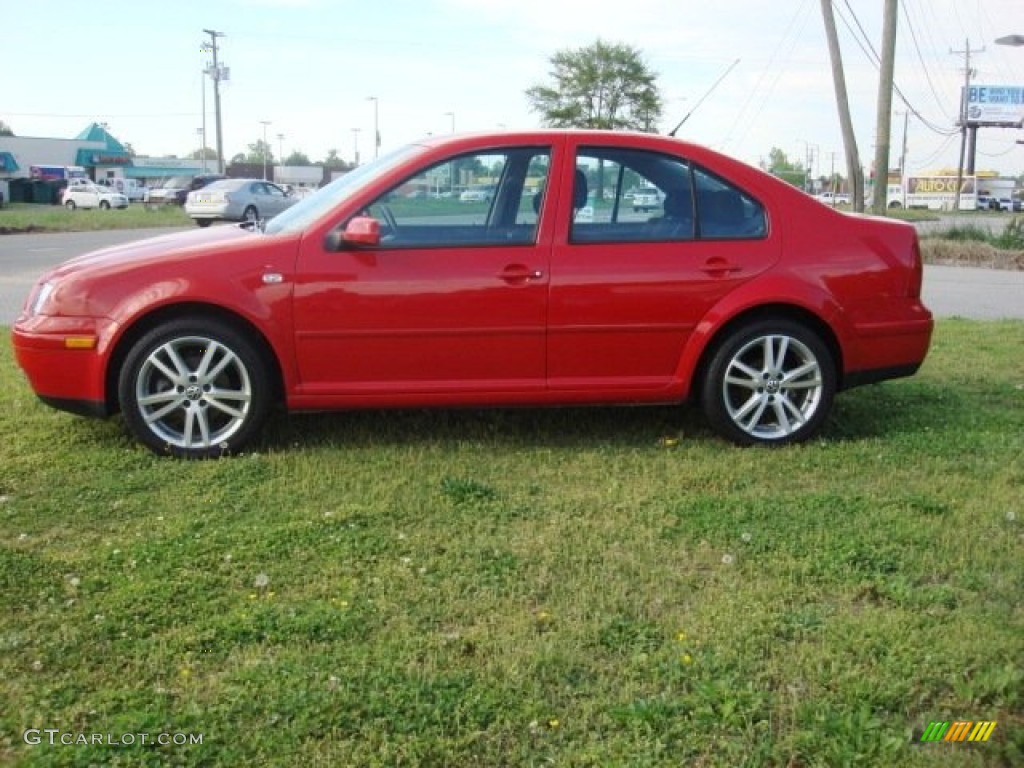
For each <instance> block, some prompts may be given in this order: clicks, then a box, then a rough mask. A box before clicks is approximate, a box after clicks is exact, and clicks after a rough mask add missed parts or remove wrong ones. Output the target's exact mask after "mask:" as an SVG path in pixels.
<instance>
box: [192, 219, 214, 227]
mask: <svg viewBox="0 0 1024 768" xmlns="http://www.w3.org/2000/svg"><path fill="white" fill-rule="evenodd" d="M195 222H196V226H197V227H208V226H210V224H212V223H213V220H212V219H196V220H195Z"/></svg>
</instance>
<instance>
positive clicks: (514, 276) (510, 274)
mask: <svg viewBox="0 0 1024 768" xmlns="http://www.w3.org/2000/svg"><path fill="white" fill-rule="evenodd" d="M498 277H499V278H500V279H501V280H504V281H505V282H506V283H509V284H510V285H522V284H523V283H527V282H529V281H531V280H540V279H541V278H542V277H544V273H543V272H541V271H540V270H539V269H530V268H529V267H527V266H526V265H525V264H509V265H508V266H507V267H505V268H504V269H503V270H501V272H499V273H498Z"/></svg>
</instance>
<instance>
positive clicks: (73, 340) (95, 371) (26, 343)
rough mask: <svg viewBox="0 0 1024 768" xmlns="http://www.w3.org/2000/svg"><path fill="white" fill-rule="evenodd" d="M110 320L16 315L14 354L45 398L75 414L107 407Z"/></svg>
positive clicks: (106, 412) (99, 412)
mask: <svg viewBox="0 0 1024 768" xmlns="http://www.w3.org/2000/svg"><path fill="white" fill-rule="evenodd" d="M115 328H116V326H115V324H114V323H112V322H111V321H109V320H105V319H95V318H55V317H47V316H37V317H31V318H24V317H23V318H19V320H18V321H17V322H16V323H15V325H14V329H13V330H12V331H11V341H12V344H13V347H14V358H15V360H16V361H17V363H18V366H19V367H20V368H21V370H22V371H24V373H25V376H26V377H27V378H28V381H29V385H30V386H31V387H32V390H33V391H34V392H35V393H36V395H37V396H38V397H39V398H40V399H41V400H42V401H43V402H45V403H47V404H49V405H52V406H54V407H55V408H60V409H61V410H65V411H71V412H72V413H77V414H81V415H89V416H107V415H109V414H110V413H111V412H112V410H113V409H112V408H111V405H110V403H109V402H108V398H107V392H106V381H105V379H106V367H107V358H108V354H107V353H108V347H109V339H110V338H111V337H112V335H113V332H114V330H115Z"/></svg>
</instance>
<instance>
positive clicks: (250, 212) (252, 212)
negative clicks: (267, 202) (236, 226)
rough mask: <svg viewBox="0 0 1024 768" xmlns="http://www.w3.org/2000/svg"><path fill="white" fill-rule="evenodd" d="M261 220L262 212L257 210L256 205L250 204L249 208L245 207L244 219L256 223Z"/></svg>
mask: <svg viewBox="0 0 1024 768" xmlns="http://www.w3.org/2000/svg"><path fill="white" fill-rule="evenodd" d="M259 220H260V213H259V211H257V210H256V206H255V205H250V206H249V207H248V208H246V209H245V212H244V213H243V214H242V221H245V222H249V223H253V224H255V223H256V222H257V221H259Z"/></svg>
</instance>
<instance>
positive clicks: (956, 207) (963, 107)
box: [949, 39, 985, 213]
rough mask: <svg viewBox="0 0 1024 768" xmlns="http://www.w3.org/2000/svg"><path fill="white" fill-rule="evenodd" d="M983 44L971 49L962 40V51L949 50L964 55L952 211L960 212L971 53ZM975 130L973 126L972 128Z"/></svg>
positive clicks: (972, 156) (971, 73)
mask: <svg viewBox="0 0 1024 768" xmlns="http://www.w3.org/2000/svg"><path fill="white" fill-rule="evenodd" d="M984 51H985V46H981V48H975V49H974V50H973V51H972V50H971V41H970V39H967V40H964V49H963V50H962V51H954V50H953V49H952V48H950V49H949V52H950V53H951V54H952V55H954V56H960V55H961V54H962V55H963V57H964V90H963V93H962V94H961V96H960V163H959V165H957V168H956V196H955V197H954V198H953V213H959V212H960V188H961V187H962V186H963V183H964V154H965V153H966V151H967V90H968V89H969V88H970V87H971V76H972V75H973V74H974V72H973V70H971V54H972V53H983V52H984ZM973 130H974V131H977V130H978V129H977V128H976V127H975V128H974V129H973ZM970 170H971V173H973V172H974V155H973V153H972V155H971V168H970Z"/></svg>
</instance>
